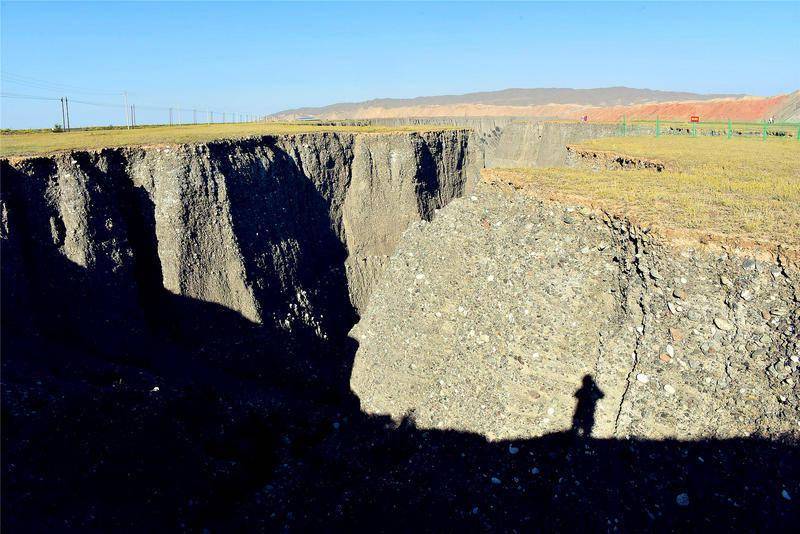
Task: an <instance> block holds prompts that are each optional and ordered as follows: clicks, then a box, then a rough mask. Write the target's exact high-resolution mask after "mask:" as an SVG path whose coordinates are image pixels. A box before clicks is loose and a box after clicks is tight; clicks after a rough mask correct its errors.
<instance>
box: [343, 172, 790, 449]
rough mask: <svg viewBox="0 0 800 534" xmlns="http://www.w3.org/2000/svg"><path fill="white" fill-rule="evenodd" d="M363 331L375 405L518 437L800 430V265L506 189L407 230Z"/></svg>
mask: <svg viewBox="0 0 800 534" xmlns="http://www.w3.org/2000/svg"><path fill="white" fill-rule="evenodd" d="M387 273H388V274H387V276H386V277H385V278H384V280H383V282H382V284H381V285H380V287H379V288H378V289H377V290H376V292H375V293H374V294H373V296H372V298H371V301H370V305H369V308H368V311H367V313H366V314H365V315H364V317H363V318H362V321H361V322H360V323H359V324H358V325H357V326H356V327H355V329H354V330H353V332H352V335H353V336H354V337H355V338H356V339H357V340H358V342H359V344H360V346H359V350H358V353H357V355H356V359H355V364H354V369H353V374H352V378H351V386H352V388H353V391H354V392H355V393H356V394H357V395H358V396H359V398H360V401H361V407H362V409H363V410H365V411H367V412H368V413H375V414H388V415H391V416H392V417H393V418H395V419H398V420H399V419H401V418H402V417H404V416H407V415H412V416H413V418H414V420H415V421H416V424H417V425H418V426H420V427H422V428H438V429H454V430H463V431H470V432H477V433H480V434H482V435H484V436H486V437H488V438H489V439H519V438H530V437H536V436H541V435H544V434H547V433H550V432H558V431H564V430H568V429H569V428H570V425H571V424H573V423H572V416H573V412H574V410H575V405H576V400H575V393H576V390H578V389H579V388H580V386H581V381H582V379H583V377H584V376H587V375H589V376H591V377H592V378H593V380H594V381H595V382H596V384H597V386H598V387H599V389H600V390H601V391H602V393H603V395H604V396H603V397H602V398H601V399H599V400H598V401H597V404H596V409H595V414H594V417H595V423H594V430H593V435H594V436H597V437H612V436H614V437H628V436H635V437H646V438H655V439H662V438H678V439H689V438H691V439H697V438H703V437H712V436H713V437H733V436H747V435H750V434H753V433H760V434H763V435H784V434H795V435H796V434H797V432H798V428H799V427H798V422H799V421H800V417H798V396H797V393H796V389H795V388H796V378H797V373H798V365H799V364H798V352H797V350H798V349H797V320H798V318H797V315H798V307H797V302H796V300H795V295H796V287H795V284H796V283H797V277H796V276H793V273H792V272H791V271H787V270H786V269H785V268H783V267H782V266H781V265H780V263H779V262H776V261H768V260H764V259H763V258H759V259H755V258H754V257H751V256H748V255H747V254H746V253H740V252H739V251H736V250H724V249H716V250H711V249H706V248H699V245H698V247H694V246H692V245H686V244H677V243H674V244H671V243H667V242H664V241H663V240H662V239H660V238H657V237H655V236H653V235H650V234H649V232H648V230H647V229H642V228H639V227H637V226H635V225H633V224H631V223H629V222H628V221H626V220H624V219H618V218H614V217H611V216H609V215H607V214H604V213H602V212H595V211H592V210H590V209H588V208H584V207H579V206H571V205H567V204H562V203H556V202H552V201H542V200H538V199H536V198H535V197H534V196H532V195H528V194H524V193H522V192H518V191H513V190H511V189H509V188H503V187H500V186H498V185H491V184H488V183H482V184H480V185H479V186H478V187H477V188H476V190H475V191H474V192H473V194H472V195H471V196H468V197H466V198H464V199H461V200H458V201H456V202H454V203H453V204H451V205H450V206H448V207H446V208H445V209H443V210H441V211H440V213H439V214H438V216H437V217H436V218H435V219H434V221H433V222H432V223H421V224H417V225H415V226H413V227H412V228H410V229H409V230H408V231H407V233H406V235H405V237H404V239H403V241H402V243H401V245H400V247H399V249H398V250H397V252H396V254H395V256H394V257H393V258H392V260H391V262H390V265H389V267H388V271H387Z"/></svg>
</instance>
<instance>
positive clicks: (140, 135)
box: [0, 123, 463, 159]
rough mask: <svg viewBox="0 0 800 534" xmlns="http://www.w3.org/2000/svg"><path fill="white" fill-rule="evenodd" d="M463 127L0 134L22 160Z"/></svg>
mask: <svg viewBox="0 0 800 534" xmlns="http://www.w3.org/2000/svg"><path fill="white" fill-rule="evenodd" d="M457 130H463V128H459V127H455V126H443V125H408V126H405V125H404V126H379V125H344V124H343V125H336V124H332V125H327V124H304V123H226V124H220V123H214V124H186V125H175V126H144V127H138V126H137V127H136V128H132V129H126V128H124V127H121V128H97V129H76V130H73V131H69V132H53V131H49V130H36V131H27V130H26V131H20V132H15V131H12V132H9V131H4V132H2V134H0V158H7V159H12V158H14V159H17V158H25V157H32V156H47V155H51V154H58V153H63V152H70V151H74V150H87V151H98V150H102V149H105V148H119V147H142V146H175V145H181V144H191V143H207V142H213V141H221V140H236V139H245V138H253V137H259V136H271V135H299V134H314V133H342V134H394V133H400V134H403V133H428V132H440V131H457Z"/></svg>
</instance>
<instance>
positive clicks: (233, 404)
mask: <svg viewBox="0 0 800 534" xmlns="http://www.w3.org/2000/svg"><path fill="white" fill-rule="evenodd" d="M8 178H9V176H8V174H7V173H6V174H5V176H4V180H7V179H8ZM29 186H30V184H29V185H28V186H26V187H29ZM12 189H13V188H12ZM6 193H8V194H9V195H10V196H7V197H6V198H7V199H9V200H10V205H11V207H12V208H13V207H14V206H18V201H19V199H15V198H14V195H15V194H17V193H20V192H19V191H18V192H17V193H15V192H14V191H13V190H11V191H8V192H7V191H4V194H6ZM120 194H136V192H135V190H131V191H128V192H127V193H126V192H124V191H120ZM126 202H130V203H131V205H133V206H137V207H136V209H135V210H133V211H132V212H131V213H129V214H128V215H123V216H122V219H124V220H125V221H128V222H129V224H130V225H131V226H132V227H136V228H138V230H134V231H133V232H132V233H131V236H132V237H130V239H132V241H133V242H134V243H133V246H134V249H135V250H136V258H137V262H138V263H137V267H136V268H135V269H134V271H135V272H134V274H133V275H131V276H130V277H129V278H126V279H122V280H121V279H119V277H120V276H121V275H120V274H118V273H114V272H113V271H112V270H102V269H95V270H87V269H85V268H83V267H80V266H79V265H76V264H75V263H73V262H71V261H69V260H67V259H66V258H64V257H63V255H61V254H60V253H59V252H58V249H57V247H54V246H51V245H46V246H45V245H43V243H45V242H46V241H47V239H46V237H47V236H48V235H50V232H51V228H50V227H49V226H48V223H47V221H48V219H47V218H45V217H43V216H42V217H40V216H39V215H37V214H36V213H35V210H34V211H33V212H30V213H31V214H30V216H29V217H28V218H27V220H26V222H25V224H22V225H21V227H20V229H21V230H23V231H24V232H26V234H25V235H27V236H28V237H27V238H26V239H24V240H23V241H22V242H17V243H15V242H13V240H12V241H7V242H5V243H4V248H3V268H4V274H3V276H4V281H5V280H8V279H12V280H15V281H17V282H18V284H19V285H18V287H15V288H14V290H13V291H12V292H11V293H7V292H6V287H4V294H3V310H2V312H3V313H2V315H3V331H2V356H3V358H2V366H3V368H2V370H3V373H2V381H3V388H2V396H3V397H2V401H3V405H2V445H3V454H2V469H3V477H2V508H3V515H2V523H3V527H4V529H8V530H7V531H8V532H14V531H44V530H56V531H59V530H69V529H71V530H104V531H105V530H177V529H185V530H192V531H194V530H198V531H200V530H204V529H207V530H209V531H212V532H213V531H229V530H255V531H260V530H262V531H263V530H299V531H303V530H312V529H315V530H325V531H333V530H348V531H353V530H377V531H412V530H414V531H419V530H423V531H441V530H446V531H457V530H502V531H522V530H573V529H575V530H577V529H579V528H580V529H590V530H601V531H614V530H645V529H647V530H701V529H715V530H717V529H719V530H723V529H737V530H788V529H790V528H792V527H793V526H795V525H797V524H798V521H800V512H799V510H798V506H797V499H798V498H800V482H798V481H800V453H799V452H798V447H797V443H796V442H795V441H794V440H792V439H789V438H788V437H786V438H773V439H767V438H763V437H758V436H752V437H743V438H736V439H707V440H698V441H678V440H666V441H654V440H644V439H636V438H631V439H595V438H592V437H591V427H592V425H593V412H594V406H595V404H596V402H597V399H599V395H602V393H601V392H599V390H597V388H596V385H595V384H594V381H593V379H592V378H591V377H590V376H587V377H585V378H584V383H583V385H582V386H581V385H580V384H576V385H575V386H576V388H578V387H579V386H580V387H579V389H578V391H577V392H576V397H577V399H578V400H577V409H576V412H575V418H574V423H573V429H572V430H567V431H564V432H559V433H554V434H549V435H545V436H542V437H540V438H535V439H528V440H517V441H513V442H509V441H498V442H489V441H487V440H486V439H485V438H484V437H482V436H479V435H475V434H470V433H463V432H457V431H451V430H423V429H420V428H418V427H417V426H416V425H415V423H414V421H413V418H406V419H405V420H404V421H402V422H401V423H400V424H395V422H393V421H392V420H390V419H389V418H386V417H380V416H369V415H367V414H364V413H362V412H361V411H360V409H359V402H358V399H357V398H356V397H355V396H354V395H353V394H352V393H351V392H350V390H349V385H348V382H349V370H350V368H351V366H352V361H353V358H354V356H355V353H356V350H357V345H356V343H355V341H353V340H352V339H349V338H347V337H346V335H345V334H346V331H340V332H339V333H338V334H339V336H338V337H337V336H334V338H333V340H328V341H324V342H323V341H321V340H319V339H318V338H315V337H314V336H310V335H298V336H294V337H289V336H286V337H277V334H276V331H274V330H272V329H270V328H269V327H266V326H262V325H255V324H253V323H252V322H250V321H248V320H246V319H244V318H242V317H241V315H239V314H238V313H236V312H233V311H232V310H229V309H226V308H225V307H223V306H220V305H217V304H212V303H208V302H202V301H199V300H196V299H191V298H187V297H182V296H178V295H174V294H170V293H169V292H166V291H165V290H164V289H163V288H162V287H161V286H160V278H159V276H158V273H157V272H153V269H156V268H157V265H156V263H157V258H156V257H155V256H153V254H152V249H149V250H150V251H149V252H148V247H152V246H154V243H153V239H154V236H153V235H152V231H153V225H152V221H153V216H152V209H153V207H152V205H151V204H148V202H147V199H146V197H144V196H143V197H140V198H138V199H135V198H132V197H131V198H128V199H127V201H126ZM45 208H46V207H45V206H40V207H39V208H37V209H41V210H43V211H42V213H43V214H44V210H45ZM12 215H13V210H12ZM137 217H138V219H137ZM37 225H39V226H37ZM56 230H58V229H57V228H56ZM292 231H293V230H292ZM136 232H139V235H138V236H137V235H136ZM56 233H57V232H56ZM323 237H324V236H323ZM315 241H316V242H319V243H323V245H322V246H331V243H333V241H332V240H328V239H316V240H315ZM331 253H332V254H334V255H336V254H339V253H340V251H332V252H331ZM19 269H23V271H21V272H20V271H19ZM125 276H128V275H125ZM6 277H8V278H6ZM23 279H27V280H33V281H35V282H32V283H29V284H27V286H28V287H27V288H26V287H24V286H25V285H26V284H25V283H24V280H23ZM132 284H133V285H132ZM4 286H5V284H4ZM131 289H132V290H133V291H134V292H135V293H136V294H135V295H134V296H131V295H130V294H129V293H128V291H130V290H131ZM23 296H24V298H23ZM130 299H133V301H134V302H135V303H138V304H137V305H136V306H127V305H126V304H125V303H129V300H130ZM109 303H111V304H113V306H112V305H111V304H109ZM122 305H125V306H123V307H122V308H118V309H115V306H117V307H118V306H122ZM136 309H141V310H144V311H143V312H140V313H141V314H142V315H141V316H134V315H132V314H134V312H132V311H130V310H136ZM125 310H128V311H125ZM123 311H124V313H122V312H123ZM345 312H346V313H350V311H349V310H345ZM174 318H184V319H190V320H188V321H187V320H182V321H173V320H172V319H174ZM576 437H577V438H579V439H576Z"/></svg>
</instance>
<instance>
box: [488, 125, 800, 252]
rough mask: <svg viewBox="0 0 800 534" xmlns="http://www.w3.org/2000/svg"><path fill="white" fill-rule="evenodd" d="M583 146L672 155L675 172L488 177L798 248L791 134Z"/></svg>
mask: <svg viewBox="0 0 800 534" xmlns="http://www.w3.org/2000/svg"><path fill="white" fill-rule="evenodd" d="M580 148H582V149H594V150H602V151H610V152H618V153H620V154H625V155H627V156H631V157H642V158H654V159H660V160H664V161H670V162H672V164H673V166H672V167H671V168H673V169H676V170H674V171H667V172H656V171H650V170H638V169H637V170H618V171H617V170H601V171H591V170H587V169H573V168H570V169H563V168H558V169H514V170H490V171H486V177H487V178H489V179H498V180H501V181H507V182H512V183H514V184H516V185H518V186H521V187H525V188H526V189H529V190H530V191H532V192H535V193H536V194H537V195H543V196H547V197H564V198H566V197H569V198H574V199H578V200H583V201H586V202H587V203H589V204H593V205H598V206H600V207H603V208H606V209H609V210H612V211H618V212H621V213H624V214H626V215H630V216H633V217H635V218H636V219H637V220H640V221H643V222H645V223H646V224H649V225H653V226H656V227H660V228H663V229H667V230H672V231H675V232H681V231H685V230H689V231H690V232H692V233H694V234H698V235H702V234H712V235H713V234H720V235H724V236H730V237H734V238H736V239H741V240H744V241H752V242H756V243H765V244H767V243H769V244H781V245H786V246H789V247H791V248H793V249H795V250H797V249H798V248H800V147H798V146H797V143H796V142H795V141H793V140H770V141H768V142H762V141H761V140H758V139H732V140H728V139H715V138H671V137H670V138H659V139H656V138H652V137H647V138H633V137H631V138H608V139H597V140H593V141H588V142H585V143H582V144H581V145H580Z"/></svg>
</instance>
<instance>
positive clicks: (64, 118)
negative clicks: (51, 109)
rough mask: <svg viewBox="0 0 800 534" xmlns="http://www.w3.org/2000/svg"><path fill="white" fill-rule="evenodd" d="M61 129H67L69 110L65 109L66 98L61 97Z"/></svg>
mask: <svg viewBox="0 0 800 534" xmlns="http://www.w3.org/2000/svg"><path fill="white" fill-rule="evenodd" d="M61 129H62V130H66V129H67V110H66V108H65V107H64V97H63V96H62V97H61Z"/></svg>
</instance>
